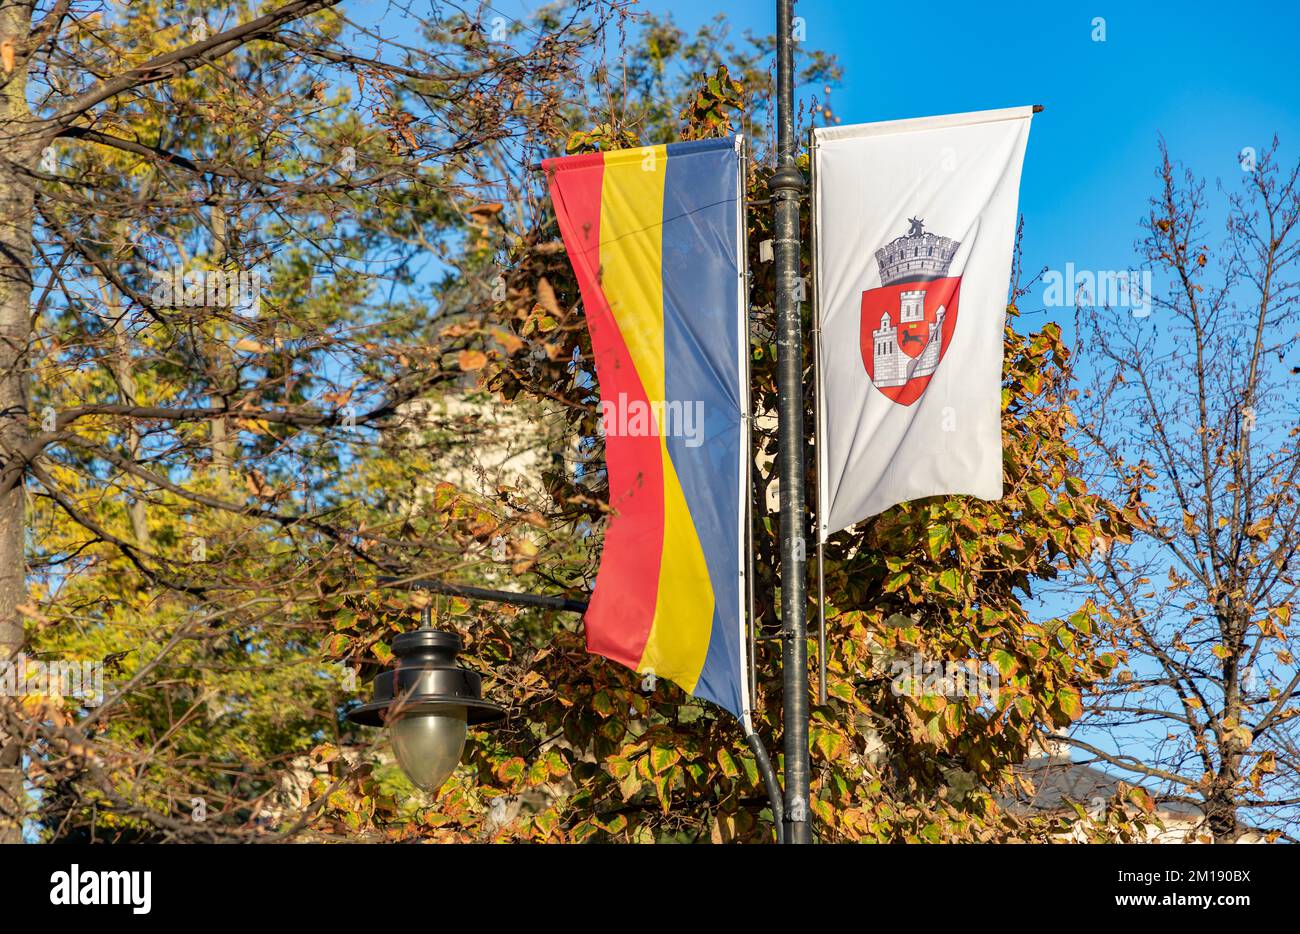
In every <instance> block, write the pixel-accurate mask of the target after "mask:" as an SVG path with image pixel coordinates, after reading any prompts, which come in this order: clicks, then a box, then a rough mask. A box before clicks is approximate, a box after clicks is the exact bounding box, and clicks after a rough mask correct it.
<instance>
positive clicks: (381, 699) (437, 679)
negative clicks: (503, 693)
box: [348, 607, 505, 793]
mask: <svg viewBox="0 0 1300 934" xmlns="http://www.w3.org/2000/svg"><path fill="white" fill-rule="evenodd" d="M421 615H422V620H421V622H422V624H423V625H422V626H421V627H420V628H419V629H417V630H415V631H414V632H404V633H402V634H401V635H400V636H398V637H397V638H396V639H394V640H393V654H394V655H396V656H397V667H396V668H391V669H389V670H388V671H383V672H380V673H379V674H378V675H377V676H376V677H375V679H374V680H373V681H372V682H371V686H372V688H373V691H374V693H373V695H372V700H371V701H370V702H369V703H367V704H362V705H361V706H360V707H358V708H356V709H355V710H352V711H350V712H349V713H348V719H349V720H351V721H352V722H353V723H359V724H361V725H363V726H386V727H387V728H388V738H389V742H390V743H391V744H392V747H393V754H394V755H395V756H396V757H397V764H398V765H399V766H401V768H402V771H403V772H404V773H405V774H406V777H407V778H409V779H410V780H411V783H412V784H414V785H415V786H416V787H418V788H421V789H423V790H424V791H426V792H430V793H432V792H435V791H437V790H438V789H439V788H441V787H442V785H443V783H444V782H446V781H447V779H448V778H449V777H450V776H451V773H452V772H453V771H455V769H456V764H457V763H458V762H459V761H460V757H461V753H463V752H464V751H465V733H466V730H467V729H468V727H470V726H476V725H478V724H481V723H491V722H494V721H496V720H500V719H501V718H502V717H504V716H505V710H504V709H503V708H502V707H501V706H500V705H499V704H494V703H492V702H491V701H488V700H484V699H483V697H482V688H481V685H482V681H481V679H480V678H479V675H478V673H477V672H474V671H470V670H469V669H468V668H462V667H460V665H458V664H456V655H457V653H458V652H460V650H461V648H462V644H461V641H460V636H458V635H456V633H454V632H446V631H444V630H440V629H434V628H432V626H431V625H430V613H429V609H428V607H425V609H424V610H423V612H422V614H421Z"/></svg>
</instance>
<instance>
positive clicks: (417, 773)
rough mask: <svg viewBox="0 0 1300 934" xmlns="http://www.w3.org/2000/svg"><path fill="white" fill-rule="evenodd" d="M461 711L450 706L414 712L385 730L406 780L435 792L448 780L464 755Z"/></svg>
mask: <svg viewBox="0 0 1300 934" xmlns="http://www.w3.org/2000/svg"><path fill="white" fill-rule="evenodd" d="M465 720H466V712H465V708H464V707H458V706H455V705H452V704H447V705H445V706H439V707H435V708H432V709H429V710H413V711H411V712H410V713H406V714H403V715H402V716H400V717H399V718H398V719H397V720H396V721H395V722H392V723H390V724H389V726H388V738H389V742H390V743H391V744H392V746H393V754H394V755H395V756H397V764H398V765H400V766H401V767H402V771H403V772H404V773H406V777H407V778H409V779H410V780H411V784H413V785H415V786H416V787H417V788H420V789H422V790H424V791H426V792H430V793H432V792H435V791H437V790H438V789H439V788H441V787H442V785H443V783H444V782H445V781H447V779H448V778H449V777H451V773H452V772H454V771H455V770H456V765H457V763H459V762H460V757H461V754H462V753H463V752H464V751H465Z"/></svg>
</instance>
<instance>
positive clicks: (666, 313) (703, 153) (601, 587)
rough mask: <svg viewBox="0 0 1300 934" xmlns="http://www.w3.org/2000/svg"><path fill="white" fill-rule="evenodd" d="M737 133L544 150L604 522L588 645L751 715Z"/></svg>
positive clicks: (741, 229) (746, 396) (745, 370)
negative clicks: (590, 380)
mask: <svg viewBox="0 0 1300 934" xmlns="http://www.w3.org/2000/svg"><path fill="white" fill-rule="evenodd" d="M740 145H741V144H740V141H739V140H738V139H722V140H705V141H699V142H689V143H676V144H672V145H668V146H646V147H643V148H640V149H629V150H622V151H618V152H606V153H593V154H590V155H579V156H570V157H568V158H563V159H548V160H546V162H544V163H543V168H544V170H545V172H546V175H547V178H548V179H549V183H550V191H551V200H552V201H553V203H554V205H555V213H556V216H557V217H558V219H559V224H560V233H561V235H562V236H563V238H564V245H565V248H566V250H567V251H568V254H569V261H570V262H571V263H572V264H573V270H574V273H575V275H576V276H577V279H578V285H579V288H580V289H581V292H582V301H583V307H584V308H585V311H586V316H587V321H588V327H589V329H590V332H591V345H592V350H593V351H594V353H595V358H596V360H595V362H596V377H597V380H598V382H599V384H600V397H601V413H602V425H603V427H604V430H605V457H606V465H607V469H608V474H609V500H610V508H611V516H610V520H609V522H608V523H607V525H606V529H605V541H604V551H603V552H602V554H601V559H600V570H599V572H598V573H597V575H596V583H595V587H594V590H593V592H592V597H591V602H590V606H589V608H588V610H587V615H586V618H585V624H586V630H587V648H588V649H589V650H590V651H592V652H595V653H597V654H600V655H604V656H606V657H608V658H611V659H614V660H615V661H617V662H621V663H622V664H624V665H626V666H628V667H629V668H632V669H634V670H635V671H638V672H646V673H652V674H654V675H655V676H656V677H660V678H668V679H671V680H672V681H675V682H676V683H677V684H679V685H681V686H682V687H683V688H685V689H686V690H687V691H688V692H690V693H691V694H694V695H695V696H696V697H701V698H705V699H707V700H711V701H713V702H715V703H717V704H719V705H721V706H722V707H724V708H726V709H727V710H729V711H731V712H732V713H733V714H735V715H736V716H737V717H738V718H739V719H740V720H741V722H742V723H744V724H746V726H748V719H749V717H748V714H749V699H748V691H747V679H746V660H745V659H746V655H745V639H744V633H743V629H744V613H743V612H742V607H743V606H744V605H745V604H744V601H743V600H742V595H743V594H744V592H745V580H744V571H745V561H744V548H745V523H744V517H745V493H744V491H745V487H746V476H747V474H746V458H747V454H748V450H749V444H748V435H747V426H746V422H745V420H744V418H743V417H742V416H743V415H744V414H745V413H746V412H747V411H748V399H749V394H748V392H749V390H748V387H749V367H748V361H749V356H748V353H747V350H748V347H747V337H746V334H747V329H746V320H747V318H746V308H745V294H746V290H745V282H744V275H745V252H744V230H745V226H744V222H743V218H742V216H741V211H742V208H743V199H742V196H741V193H742V190H743V189H742V187H741V186H742V179H741V150H740Z"/></svg>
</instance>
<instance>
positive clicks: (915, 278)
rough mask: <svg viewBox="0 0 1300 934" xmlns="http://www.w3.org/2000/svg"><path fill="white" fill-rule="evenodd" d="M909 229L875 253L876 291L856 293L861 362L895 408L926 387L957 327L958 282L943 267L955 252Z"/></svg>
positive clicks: (919, 227) (919, 225) (920, 229)
mask: <svg viewBox="0 0 1300 934" xmlns="http://www.w3.org/2000/svg"><path fill="white" fill-rule="evenodd" d="M908 223H909V224H911V228H910V229H909V230H908V232H907V233H906V234H905V235H904V236H901V237H896V238H895V239H893V240H891V241H890V242H889V243H887V244H885V245H884V246H883V247H881V248H880V249H879V250H877V251H876V265H877V266H878V267H879V268H880V288H877V289H868V290H867V291H865V292H863V293H862V331H861V343H862V362H863V364H864V365H865V366H866V369H867V375H868V376H869V377H870V378H871V382H872V384H873V385H874V386H875V387H876V388H877V389H879V390H880V392H881V393H883V394H884V395H885V396H887V397H888V398H890V399H892V400H893V401H894V402H897V403H899V404H900V405H911V404H912V403H913V402H915V401H916V400H917V399H919V398H921V394H922V393H924V392H925V388H926V387H927V386H928V385H929V384H930V378H931V377H932V376H933V375H934V372H935V370H937V369H938V368H939V363H940V361H942V360H943V355H944V353H946V352H947V350H948V344H949V343H950V342H951V341H952V335H953V331H954V330H956V327H957V298H958V292H959V291H960V289H961V276H949V275H948V267H949V266H950V265H951V264H952V259H953V257H954V256H955V255H956V253H957V248H958V247H959V246H961V244H960V243H959V242H957V241H956V240H953V239H951V238H950V237H941V236H938V235H937V234H933V233H930V232H928V231H926V230H925V221H924V220H922V219H921V218H919V217H912V218H908Z"/></svg>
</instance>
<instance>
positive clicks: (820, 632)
mask: <svg viewBox="0 0 1300 934" xmlns="http://www.w3.org/2000/svg"><path fill="white" fill-rule="evenodd" d="M808 175H809V182H808V206H809V221H810V222H809V224H808V239H809V247H810V249H809V253H810V254H811V256H812V266H811V268H810V269H809V271H808V280H809V285H810V287H811V290H812V296H811V298H812V309H813V311H812V339H813V405H814V406H815V409H814V411H815V413H816V418H815V420H814V421H813V455H814V456H815V457H816V458H817V513H816V515H817V522H816V525H814V526H813V534H814V535H816V536H817V703H818V704H825V703H826V568H825V559H826V514H825V512H823V504H824V503H825V497H824V495H823V493H822V478H823V477H825V476H826V467H825V451H824V449H823V447H822V437H823V433H822V418H823V413H822V399H823V395H822V312H821V293H820V292H819V291H818V290H817V134H816V133H815V132H814V130H813V128H812V127H809V128H808Z"/></svg>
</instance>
